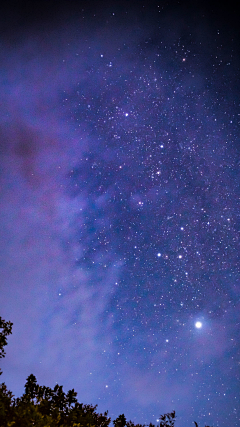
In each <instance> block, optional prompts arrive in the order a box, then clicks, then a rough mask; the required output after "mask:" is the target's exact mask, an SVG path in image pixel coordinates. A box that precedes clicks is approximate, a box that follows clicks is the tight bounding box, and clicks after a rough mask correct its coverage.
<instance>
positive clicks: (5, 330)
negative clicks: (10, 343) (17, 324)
mask: <svg viewBox="0 0 240 427" xmlns="http://www.w3.org/2000/svg"><path fill="white" fill-rule="evenodd" d="M12 326H13V323H12V322H6V321H5V320H4V319H3V318H2V317H1V316H0V359H2V358H3V357H5V355H6V353H5V350H4V347H5V346H6V345H7V336H8V335H10V334H11V333H12ZM1 374H2V371H1V369H0V375H1Z"/></svg>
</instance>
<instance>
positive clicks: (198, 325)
mask: <svg viewBox="0 0 240 427" xmlns="http://www.w3.org/2000/svg"><path fill="white" fill-rule="evenodd" d="M195 326H196V328H197V329H201V327H202V322H199V321H198V322H196V323H195Z"/></svg>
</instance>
